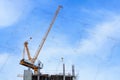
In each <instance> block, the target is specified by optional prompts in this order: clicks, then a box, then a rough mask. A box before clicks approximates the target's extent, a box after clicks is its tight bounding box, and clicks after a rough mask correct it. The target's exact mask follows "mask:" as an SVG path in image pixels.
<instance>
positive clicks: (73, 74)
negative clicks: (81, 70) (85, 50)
mask: <svg viewBox="0 0 120 80" xmlns="http://www.w3.org/2000/svg"><path fill="white" fill-rule="evenodd" d="M72 76H73V80H75V67H74V65H72Z"/></svg>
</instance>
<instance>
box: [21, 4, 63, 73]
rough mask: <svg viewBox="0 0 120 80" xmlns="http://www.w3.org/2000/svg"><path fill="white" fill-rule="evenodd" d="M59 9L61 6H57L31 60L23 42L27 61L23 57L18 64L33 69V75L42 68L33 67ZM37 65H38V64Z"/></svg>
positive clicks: (26, 45) (26, 44) (26, 43)
mask: <svg viewBox="0 0 120 80" xmlns="http://www.w3.org/2000/svg"><path fill="white" fill-rule="evenodd" d="M61 8H62V6H58V9H57V10H56V12H55V15H54V17H53V19H52V22H51V24H50V26H49V27H48V30H47V32H46V33H45V35H44V37H43V39H42V41H41V44H40V45H39V47H38V49H37V51H36V53H35V55H34V57H33V58H32V57H31V55H30V51H29V48H28V42H27V41H25V43H24V51H23V55H24V53H25V51H26V53H27V56H28V60H25V59H24V57H23V59H22V60H20V64H21V65H23V66H26V67H28V68H31V69H33V70H34V73H37V72H38V69H41V68H42V67H40V66H38V65H35V61H36V60H37V58H38V55H39V54H40V51H41V49H42V47H43V45H44V43H45V41H46V39H47V36H48V34H49V32H50V30H51V28H52V26H53V24H54V22H55V20H56V18H57V15H58V13H59V11H60V9H61ZM39 65H40V64H39Z"/></svg>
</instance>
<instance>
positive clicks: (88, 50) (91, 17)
mask: <svg viewBox="0 0 120 80" xmlns="http://www.w3.org/2000/svg"><path fill="white" fill-rule="evenodd" d="M119 4H120V1H119V0H105V1H104V0H74V1H73V0H43V1H42V0H35V1H33V0H0V37H1V39H0V78H1V79H3V80H13V78H14V79H15V80H21V78H18V77H17V75H18V74H23V70H24V69H27V68H25V67H24V66H21V65H19V61H20V59H22V51H23V43H24V41H26V40H29V37H32V38H33V39H32V40H31V41H29V48H30V52H31V55H34V53H35V51H36V49H37V47H38V44H39V43H40V41H41V39H42V37H43V35H44V33H45V31H46V30H47V28H48V26H49V24H50V22H51V20H52V17H53V15H54V12H55V11H56V9H57V7H58V5H63V9H61V10H60V13H59V14H58V17H57V19H56V21H55V24H54V25H53V28H52V30H51V32H50V34H49V36H48V38H47V40H46V42H45V45H44V47H43V49H42V51H41V53H40V55H39V60H41V61H42V62H43V63H44V69H43V70H42V73H54V74H55V73H60V72H61V69H62V62H61V57H64V62H65V63H66V71H67V72H66V73H68V72H71V65H72V64H74V65H75V68H76V75H77V79H78V80H88V79H89V80H119V79H120V76H119V74H120V62H119V60H120V59H119V57H120V54H119V53H120V49H119V48H120V35H119V34H120V31H119V30H120V23H119V21H120V10H119V7H120V6H119Z"/></svg>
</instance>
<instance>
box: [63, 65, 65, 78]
mask: <svg viewBox="0 0 120 80" xmlns="http://www.w3.org/2000/svg"><path fill="white" fill-rule="evenodd" d="M63 80H65V64H64V63H63Z"/></svg>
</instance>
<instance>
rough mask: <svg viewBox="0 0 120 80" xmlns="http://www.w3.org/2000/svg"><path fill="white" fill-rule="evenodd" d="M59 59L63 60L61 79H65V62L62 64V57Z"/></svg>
mask: <svg viewBox="0 0 120 80" xmlns="http://www.w3.org/2000/svg"><path fill="white" fill-rule="evenodd" d="M61 59H62V62H63V80H65V64H64V61H63V57H62V58H61Z"/></svg>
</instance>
